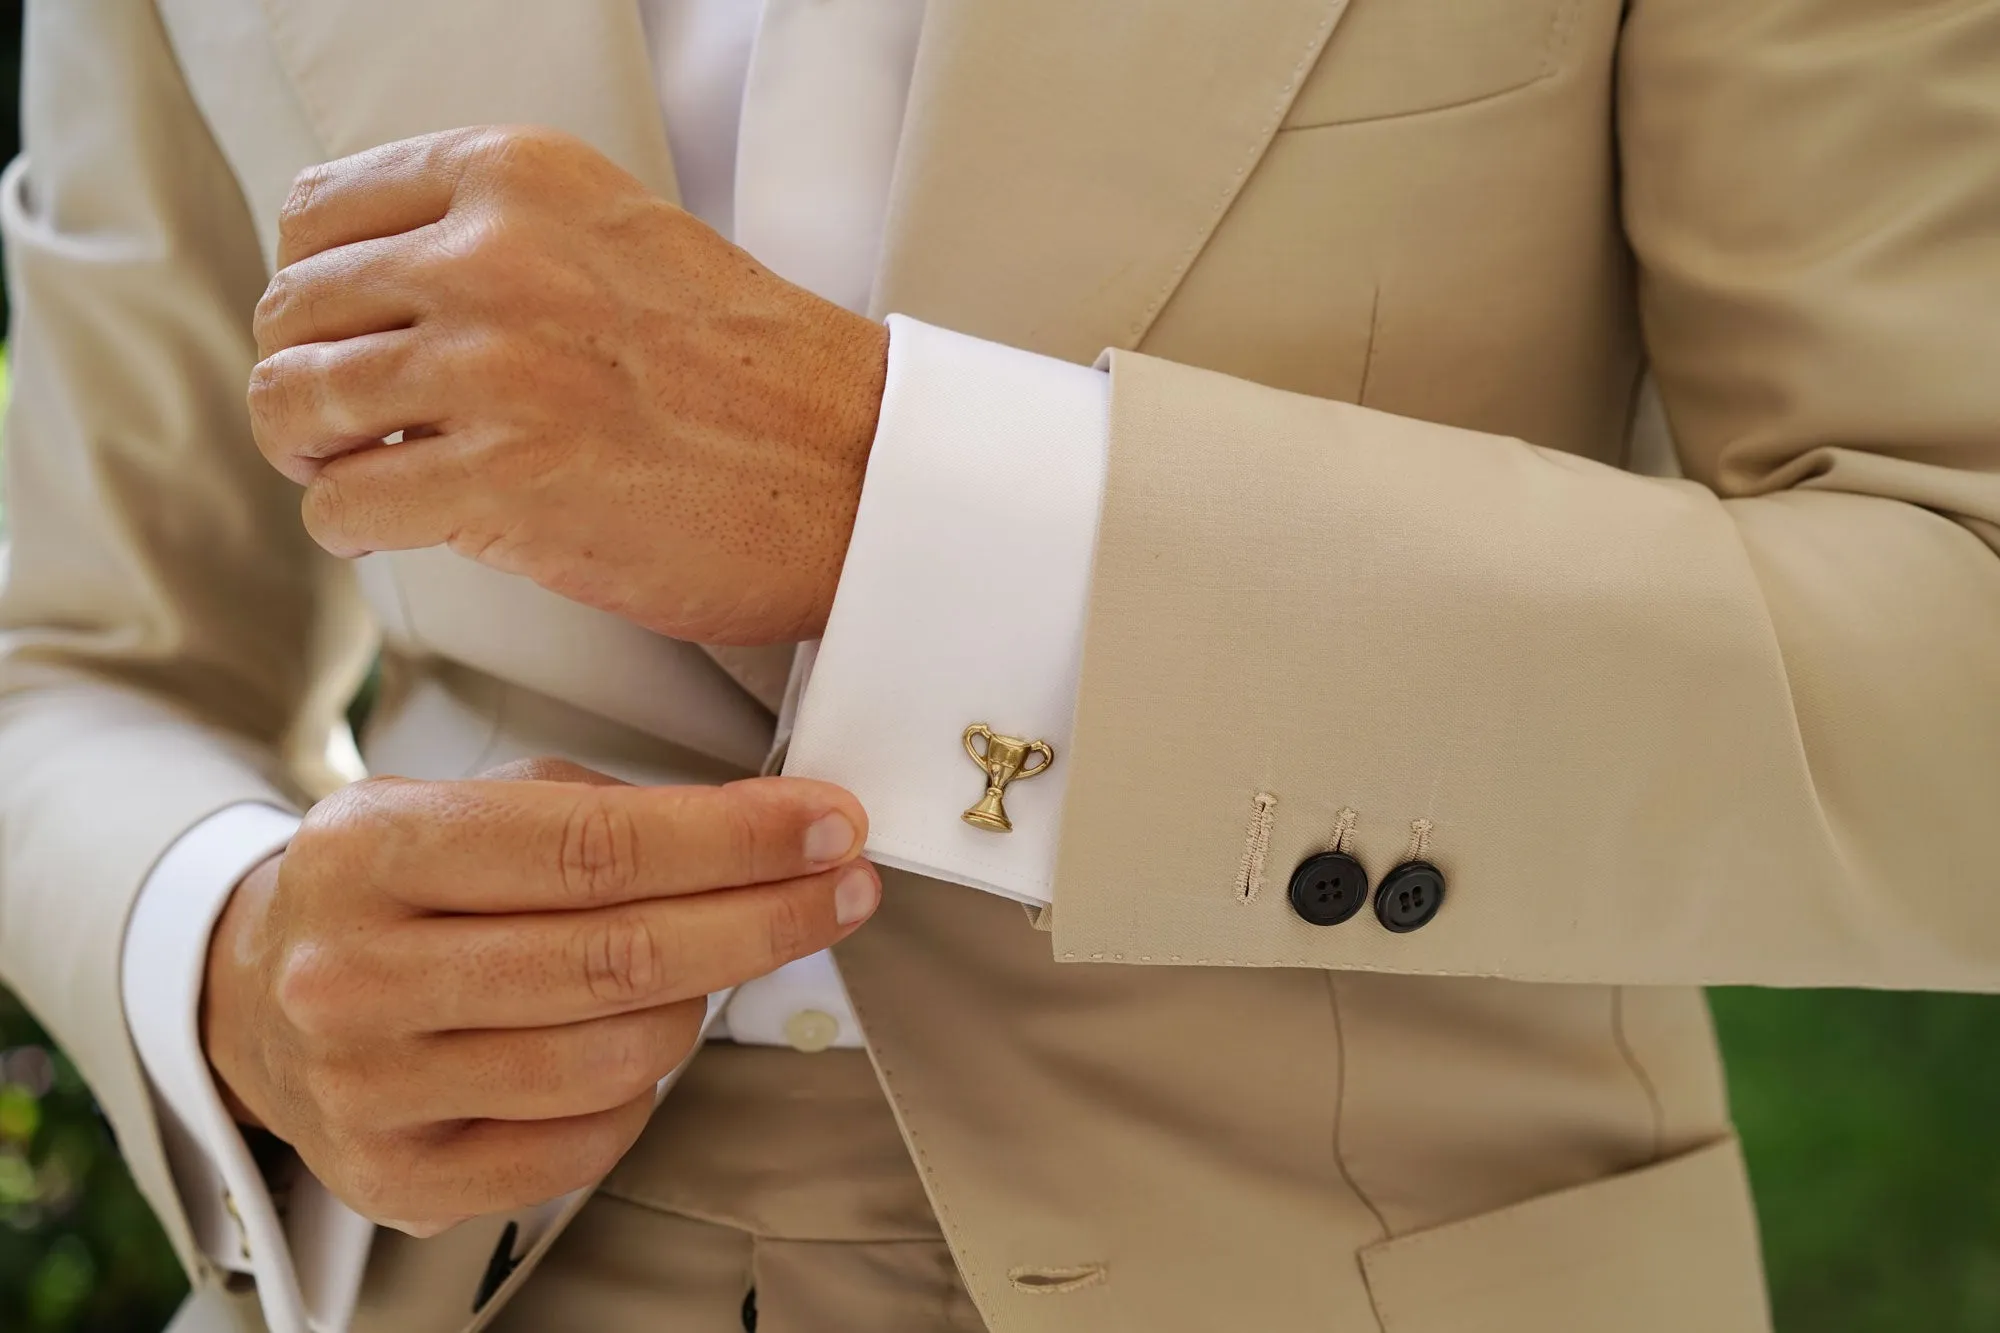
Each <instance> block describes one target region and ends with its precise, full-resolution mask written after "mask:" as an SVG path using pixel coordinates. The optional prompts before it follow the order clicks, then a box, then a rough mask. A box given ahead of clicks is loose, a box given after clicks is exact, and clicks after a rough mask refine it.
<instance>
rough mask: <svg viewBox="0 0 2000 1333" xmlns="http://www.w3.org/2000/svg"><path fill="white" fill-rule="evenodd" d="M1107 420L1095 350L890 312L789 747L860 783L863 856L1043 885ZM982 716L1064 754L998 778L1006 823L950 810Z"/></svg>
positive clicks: (1008, 884)
mask: <svg viewBox="0 0 2000 1333" xmlns="http://www.w3.org/2000/svg"><path fill="white" fill-rule="evenodd" d="M1109 429H1110V427H1109V377H1108V376H1107V375H1106V374H1104V373H1103V372H1101V371H1099V370H1095V369H1092V368H1089V367H1085V366H1078V365H1074V364H1072V363H1070V362H1067V361H1061V360H1057V359H1056V358H1053V357H1046V356H1040V355H1037V354H1035V353H1032V352H1024V351H1020V350H1018V349H1016V348H1011V347H1005V346H1002V345H1000V344H998V343H992V342H987V341H985V340H983V339H979V338H972V337H968V336H966V335H964V334H959V333H953V332H950V331H948V330H945V329H940V328H935V327H933V326H931V325H928V324H924V323H921V322H919V321H917V320H914V319H910V318H908V317H907V316H902V315H891V316H890V317H889V367H888V379H887V383H886V386H885V389H884V392H883V397H882V411H881V417H880V422H879V425H878V426H877V428H876V434H875V441H874V446H873V450H872V452H871V453H870V455H869V460H868V472H867V477H866V480H865V483H864V485H863V487H862V492H861V504H860V508H859V510H858V511H857V513H856V515H855V523H854V535H853V539H852V541H851V543H850V545H849V547H848V552H847V560H846V563H845V565H844V566H843V567H842V570H841V577H840V584H839V587H838V589H837V590H836V593H835V597H834V604H833V609H832V612H831V614H830V615H829V617H828V620H827V628H826V635H825V637H824V638H823V639H822V640H821V642H820V644H819V646H818V649H817V652H816V653H814V654H812V655H811V657H810V666H809V671H810V674H809V676H807V677H806V679H805V682H804V685H803V690H802V693H801V694H800V696H799V699H798V706H797V716H796V719H795V727H794V730H793V733H792V736H791V741H790V745H789V748H788V750H787V753H786V759H785V772H786V773H787V774H788V775H792V776H798V777H811V778H819V779H822V780H825V781H828V782H835V783H839V784H840V785H842V786H844V787H846V788H848V789H849V790H850V791H852V792H854V794H855V795H856V796H858V797H859V798H860V800H861V803H862V805H863V806H864V807H865V808H866V809H867V811H868V817H869V835H868V845H867V854H868V855H869V856H870V857H871V858H872V859H874V860H875V861H877V862H879V863H881V864H883V865H888V866H894V867H898V868H901V869H906V870H911V871H915V872H918V873H920V874H925V875H930V876H934V877H936V878H940V879H946V880H951V881H954V882H957V883H960V884H965V885H969V886H971V887H973V888H978V889H984V890H987V891H989V892H993V893H999V894H1003V895H1005V896H1007V897H1010V898H1016V899H1019V900H1021V901H1023V902H1027V903H1031V904H1042V903H1047V902H1049V901H1050V899H1051V894H1052V891H1051V884H1052V882H1053V879H1054V870H1055V854H1056V844H1057V835H1058V833H1059V832H1060V825H1061V819H1062V810H1063V798H1064V794H1065V790H1066V787H1067V783H1068V766H1067V765H1066V764H1065V762H1064V759H1065V756H1066V754H1067V751H1068V746H1069V740H1070V735H1071V731H1072V727H1073V722H1074V716H1075V709H1076V691H1077V679H1078V674H1079V669H1080V665H1081V656H1082V645H1083V627H1084V617H1085V614H1086V610H1087V606H1088V601H1089V595H1090V579H1091V565H1092V561H1093V558H1094V556H1095V547H1096V541H1097V520H1098V510H1099V507H1100V504H1101V502H1102V499H1103V494H1104V475H1105V463H1106V456H1107V450H1108V445H1109ZM973 727H983V728H986V729H987V730H989V731H990V732H992V733H995V734H997V735H999V736H1001V737H1012V738H1016V739H1018V740H1020V741H1024V742H1040V743H1041V744H1043V745H1044V746H1047V747H1048V748H1049V749H1050V750H1051V751H1052V752H1053V754H1054V759H1053V761H1052V762H1051V763H1049V764H1048V765H1047V770H1046V772H1040V773H1031V774H1030V775H1029V776H1027V777H1019V778H1015V779H1014V780H1013V781H1012V782H1011V783H1009V784H1008V785H1007V786H1006V787H1005V791H1004V809H1005V813H1006V815H1007V817H1008V819H1009V820H1010V821H1011V823H1012V825H1013V828H1012V830H1011V831H1009V832H997V831H993V830H991V829H989V828H983V827H975V826H974V825H973V824H971V823H968V822H966V821H965V820H964V819H963V818H961V816H962V814H963V812H964V811H966V810H967V809H968V808H969V807H971V806H972V805H973V804H974V803H975V802H977V801H979V800H980V798H981V795H982V793H983V792H984V791H985V788H986V775H985V773H984V771H983V770H982V768H981V766H980V765H979V764H978V762H977V761H976V760H975V759H973V758H972V757H971V756H970V755H969V754H968V753H967V745H968V741H967V740H966V736H967V730H968V728H973ZM970 744H971V745H972V746H973V748H976V749H980V750H982V751H984V752H987V753H992V751H993V748H994V746H993V744H992V743H991V742H989V741H988V740H987V739H986V738H985V737H984V736H976V737H975V738H974V739H973V740H972V741H971V742H970ZM1001 748H1004V746H1002V747H1001ZM1040 762H1041V760H1040V758H1039V757H1031V758H1030V759H1029V761H1028V765H1029V767H1030V768H1032V767H1033V766H1034V765H1035V764H1037V763H1040Z"/></svg>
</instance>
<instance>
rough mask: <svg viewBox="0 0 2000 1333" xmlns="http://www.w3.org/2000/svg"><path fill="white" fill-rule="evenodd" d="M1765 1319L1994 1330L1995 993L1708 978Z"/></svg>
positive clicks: (1999, 1208) (1818, 1327) (1999, 1260)
mask: <svg viewBox="0 0 2000 1333" xmlns="http://www.w3.org/2000/svg"><path fill="white" fill-rule="evenodd" d="M1710 1002H1711V1004H1712V1006H1713V1008H1714V1010H1715V1019H1716V1027H1717V1029H1718V1031H1719V1032H1720V1033H1721V1035H1722V1043H1723V1049H1724V1051H1725V1052H1726V1053H1727V1055H1728V1057H1729V1074H1730V1099H1731V1103H1732V1105H1733V1107H1734V1110H1735V1113H1736V1121H1737V1126H1738V1128H1739V1129H1740V1130H1741V1131H1742V1134H1743V1141H1744V1145H1745V1147H1746V1149H1747V1150H1748V1154H1749V1159H1750V1177H1751V1182H1752V1184H1753V1185H1754V1186H1755V1187H1756V1191H1757V1206H1758V1212H1759V1214H1760V1215H1761V1217H1762V1221H1763V1228H1764V1251H1765V1262H1766V1265H1767V1267H1768V1268H1769V1270H1770V1277H1771V1291H1772V1298H1773V1302H1774V1304H1775V1306H1776V1309H1777V1315H1778V1321H1777V1322H1778V1328H1779V1330H1780V1333H1913V1331H1914V1330H1919V1329H1921V1330H1924V1333H1991V1331H1992V1330H1994V1329H2000V1134H1996V1133H1995V1130H1996V1128H2000V1060H1996V1055H2000V998H1996V997H1993V996H1977V995H1932V994H1921V993H1916V994H1912V993H1902V992H1879V991H1769V990H1719V991H1715V992H1713V993H1712V994H1711V997H1710Z"/></svg>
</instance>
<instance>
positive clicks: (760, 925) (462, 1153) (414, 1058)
mask: <svg viewBox="0 0 2000 1333" xmlns="http://www.w3.org/2000/svg"><path fill="white" fill-rule="evenodd" d="M866 831H867V823H866V816H865V815H864V814H863V813H862V810H861V806H860V804H859V803H858V802H857V801H856V800H855V799H854V797H853V796H851V795H849V794H848V793H847V792H845V791H843V790H841V789H840V788H838V787H834V786H831V785H829V784H826V783H821V782H808V781H804V780H800V779H791V778H752V779H749V780H747V781H743V782H734V783H730V784H729V785H727V786H723V787H630V786H626V785H624V784H622V783H618V782H616V781H615V780H614V779H611V778H607V777H604V776H602V775H600V774H596V773H592V772H590V771H589V770H587V769H582V768H579V767H577V766H576V765H573V764H567V763H561V762H558V761H548V760H538V761H533V762H532V763H530V764H527V765H517V766H510V767H509V768H508V769H503V770H499V771H497V772H495V773H492V774H489V775H487V776H486V777H485V778H483V779H476V780H471V781H462V782H412V781H406V780H402V779H396V778H380V779H372V780H370V781H366V782H360V783H356V784H355V785H353V786H351V787H348V788H346V789H344V790H342V791H340V792H338V793H336V794H334V795H333V796H331V797H329V798H327V799H326V800H324V801H322V802H320V804H319V805H317V806H315V807H314V808H313V810H312V812H311V813H310V814H309V815H308V816H307V817H306V821H305V824H304V826H303V827H302V828H301V829H300V830H299V832H298V835H297V836H296V837H295V838H294V839H293V841H292V843H291V845H290V847H289V848H288V849H287V850H286V851H285V852H284V853H282V854H281V855H279V856H277V857H273V858H272V859H271V860H269V861H266V862H265V863H264V864H263V865H261V866H259V867H258V868H257V869H256V870H254V871H252V872H251V873H250V874H249V875H248V876H246V877H245V878H244V880H243V882H242V883H241V884H239V885H238V886H237V888H236V890H235V892H234V894H233V895H232V896H231V898H230V901H229V903H228V905H227V906H226V907H225V908H224V910H223V915H222V918H221V920H220V921H219V922H218V923H217V926H216V930H215V933H214V936H213V938H212V940H211V942H210V945H209V954H208V973H207V978H206V981H205V983H204V987H203V997H202V998H203V1004H202V1036H203V1044H204V1046H205V1047H206V1049H207V1053H208V1057H209V1061H210V1063H211V1064H212V1065H213V1067H214V1069H215V1072H216V1074H217V1077H218V1080H219V1081H220V1083H221V1084H222V1085H223V1089H224V1094H225V1096H226V1097H227V1098H229V1099H230V1100H231V1101H232V1103H233V1106H234V1109H235V1110H236V1111H237V1114H238V1115H239V1117H242V1118H246V1119H249V1120H251V1121H253V1122H254V1123H257V1124H261V1125H262V1126H263V1127H265V1128H266V1129H269V1130H270V1131H271V1132H273V1133H275V1134H276V1135H277V1136H278V1137H279V1138H281V1139H284V1140H285V1141H286V1142H288V1143H290V1144H291V1145H292V1147H293V1148H294V1149H296V1150H297V1152H298V1153H299V1156H300V1157H301V1158H302V1159H303V1160H304V1162H305V1164H306V1166H307V1168H309V1169H310V1170H311V1171H312V1173H313V1174H314V1175H315V1176H317V1177H318V1178H319V1179H320V1180H321V1181H322V1182H323V1183H324V1184H326V1186H327V1187H328V1188H329V1189H331V1190H332V1191H333V1192H334V1194H336V1195H337V1196H339V1197H340V1198H341V1199H343V1200H344V1201H345V1202H346V1203H347V1204H348V1205H349V1206H351V1207H353V1208H354V1209H355V1210H356V1211H357V1212H360V1213H361V1214H363V1215H364V1216H366V1217H368V1218H370V1219H371V1220H374V1221H376V1222H380V1223H383V1224H385V1225H388V1226H393V1227H397V1228H399V1229H400V1230H403V1231H407V1232H410V1233H411V1234H413V1235H432V1234H435V1233H436V1232H439V1231H442V1230H444V1229H445V1228H446V1227H449V1226H451V1225H453V1224H455V1223H457V1222H460V1221H463V1220H464V1219H466V1218H468V1217H476V1216H479V1215H481V1214H484V1213H492V1212H501V1211H507V1210H511V1209H514V1208H519V1207H523V1206H526V1205H529V1204H534V1203H539V1202H542V1201H544V1200H547V1199H553V1198H555V1197H557V1196H558V1195H561V1194H565V1193H567V1192H569V1191H570V1190H573V1189H577V1188H580V1187H582V1186H585V1185H588V1184H590V1183H592V1182H593V1181H595V1180H597V1179H598V1178H599V1177H601V1176H603V1175H604V1174H605V1173H606V1172H607V1171H609V1170H610V1169H611V1167H612V1166H613V1164H615V1163H616V1162H617V1160H618V1159H619V1157H621V1156H622V1155H623V1154H624V1152H625V1150H626V1149H627V1148H629V1147H630V1146H631V1145H632V1142H633V1141H634V1140H635V1139H636V1138H637V1137H638V1136H639V1132H640V1130H641V1129H643V1128H644V1126H645V1123H646V1119H647V1117H648V1116H649V1115H650V1114H651V1113H652V1109H653V1086H654V1084H655V1083H656V1082H657V1081H658V1080H659V1079H660V1078H661V1077H662V1076H664V1075H665V1074H666V1073H668V1072H669V1071H670V1070H672V1069H673V1068H674V1067H675V1066H676V1065H678V1064H679V1063H680V1062H681V1060H682V1059H684V1058H685V1057H686V1056H687V1055H688V1054H689V1052H690V1051H692V1050H693V1048H694V1045H695V1043H696V1041H697V1040H698V1038H699V1034H700V1029H701V1023H702V1018H703V1015H704V1012H705V1009H706V1004H707V999H706V997H707V996H708V994H709V993H710V992H711V991H717V990H721V989H723V988H724V987H727V986H732V985H736V984H738V983H740V982H743V981H747V980H750V979H752V978H754V977H759V976H762V975H764V974H765V973H767V972H770V971H771V970H773V969H774V968H777V967H779V966H781V965H782V964H784V963H787V962H790V961H792V960H793V959H795V958H802V957H804V956H806V955H807V954H811V953H814V952H817V951H818V950H820V949H824V948H826V947H827V946H828V945H830V944H833V943H834V942H835V941H837V940H840V939H842V938H843V937H845V936H846V935H847V934H849V933H850V932H851V931H853V930H854V929H855V928H856V927H857V926H859V925H860V923H861V922H862V921H863V920H865V919H866V918H867V917H868V915H869V914H870V913H871V912H873V911H874V908H875V905H876V903H877V902H878V901H879V898H880V895H881V881H880V879H879V877H878V876H877V875H876V873H875V870H874V868H873V867H872V866H870V865H869V864H868V863H867V862H865V861H861V860H859V859H857V858H858V855H859V852H860V849H861V844H862V841H863V838H864V836H865V834H866Z"/></svg>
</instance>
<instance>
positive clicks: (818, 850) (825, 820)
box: [806, 812, 854, 865]
mask: <svg viewBox="0 0 2000 1333" xmlns="http://www.w3.org/2000/svg"><path fill="white" fill-rule="evenodd" d="M853 850H854V825H853V824H852V823H850V822H849V821H848V818H847V816H846V815H843V814H840V813H838V812H835V813H834V814H830V815H821V816H820V817H819V819H817V820H816V821H814V822H813V823H812V824H811V825H810V826H809V827H808V828H807V829H806V860H808V861H810V862H812V863H813V864H814V865H820V864H823V863H824V862H827V861H838V860H840V859H841V858H842V857H844V856H846V855H847V854H848V853H849V852H851V851H853Z"/></svg>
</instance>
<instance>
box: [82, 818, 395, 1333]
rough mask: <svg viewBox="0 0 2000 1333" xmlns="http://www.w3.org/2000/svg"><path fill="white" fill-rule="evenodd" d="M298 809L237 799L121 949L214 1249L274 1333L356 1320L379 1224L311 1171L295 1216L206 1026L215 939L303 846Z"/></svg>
mask: <svg viewBox="0 0 2000 1333" xmlns="http://www.w3.org/2000/svg"><path fill="white" fill-rule="evenodd" d="M298 826H299V820H298V817H297V816H296V815H293V814H291V813H289V812H286V811H283V810H278V809H276V808H274V807H272V806H268V805H261V804H255V803H244V804H239V805H232V806H229V807H227V808H226V809H223V810H220V811H218V812H216V813H215V814H213V815H210V816H209V817H208V818H207V819H205V820H203V821H202V822H201V823H199V824H196V825H195V826H194V827H193V828H191V829H189V830H188V831H187V832H186V833H184V834H182V835H181V837H180V838H179V839H178V840H177V841H176V842H175V843H174V845H173V846H172V847H170V848H168V849H167V852H166V854H165V855H164V856H162V857H161V858H160V860H159V863H158V864H157V865H155V866H154V867H153V871H152V873H151V874H150V875H148V876H147V878H146V882H145V884H144V885H143V886H142V887H141V889H140V891H139V899H138V901H137V903H135V904H134V906H133V909H132V917H131V921H130V923H129V924H128V925H127V927H126V933H125V945H124V953H123V964H122V971H123V989H124V1004H125V1021H126V1025H127V1027H128V1028H129V1029H130V1030H131V1033H132V1041H133V1045H134V1046H135V1047H136V1048H137V1049H138V1052H139V1061H140V1063H141V1065H142V1066H144V1068H145V1071H146V1077H147V1078H148V1079H149V1080H150V1082H151V1084H152V1088H153V1093H154V1099H155V1101H156V1103H157V1104H158V1107H159V1110H160V1118H161V1122H162V1129H163V1132H164V1134H165V1137H166V1140H167V1146H168V1160H169V1162H170V1164H171V1165H172V1167H173V1171H174V1177H175V1181H176V1184H177V1185H178V1186H179V1188H180V1191H181V1201H182V1204H183V1206H184V1207H185V1208H186V1209H187V1211H188V1216H189V1219H190V1221H191V1222H192V1223H193V1225H194V1229H195V1235H196V1237H197V1238H198V1239H199V1240H200V1242H201V1245H202V1248H203V1250H204V1251H205V1252H206V1253H207V1254H208V1256H209V1257H210V1258H211V1259H212V1260H214V1261H215V1262H216V1263H217V1264H218V1265H219V1266H221V1267H223V1268H225V1269H229V1270H232V1271H236V1272H245V1271H247V1272H250V1273H252V1274H253V1275H254V1276H255V1277H256V1280H257V1294H258V1297H259V1299H260V1301H261V1302H262V1304H263V1307H264V1317H265V1321H266V1322H267V1323H268V1324H269V1326H270V1329H271V1333H307V1330H309V1329H310V1330H316V1331H317V1333H333V1331H334V1330H339V1329H344V1328H345V1327H346V1325H347V1322H348V1319H349V1317H350V1316H351V1314H352V1312H353V1307H354V1300H355V1297H356V1295H357V1294H358V1292H359V1289H360V1280H361V1271H362V1267H363V1265H364V1264H365V1262H366V1260H367V1256H368V1245H369V1240H370V1238H371V1237H372V1235H373V1231H374V1228H373V1226H372V1225H371V1224H370V1223H369V1222H368V1221H367V1220H366V1219H364V1218H362V1217H361V1216H359V1215H358V1214H356V1213H354V1212H352V1211H351V1210H349V1209H348V1208H346V1207H345V1206H344V1205H342V1204H341V1203H340V1202H339V1201H338V1200H336V1199H335V1198H334V1197H333V1196H332V1195H331V1194H329V1193H328V1192H327V1191H326V1190H325V1188H324V1187H323V1186H321V1185H320V1184H319V1182H318V1181H316V1180H314V1179H312V1178H311V1177H310V1176H308V1175H306V1174H305V1173H304V1172H303V1171H301V1172H300V1176H299V1179H298V1181H297V1182H296V1183H295V1184H294V1186H293V1188H292V1193H291V1197H290V1199H289V1201H288V1207H287V1210H286V1217H285V1219H284V1221H282V1222H281V1221H280V1218H279V1215H278V1209H277V1206H276V1203H275V1201H274V1200H273V1198H272V1196H271V1192H270V1189H269V1188H268V1186H267V1185H266V1184H265V1181H264V1178H263V1175H262V1173H261V1172H259V1170H258V1168H257V1164H256V1162H255V1161H254V1160H253V1159H252V1158H251V1155H250V1148H249V1145H248V1144H247V1143H246V1142H245V1141H244V1138H243V1135H242V1133H241V1131H240V1130H239V1129H238V1128H237V1126H236V1123H235V1121H234V1120H233V1119H231V1117H230V1115H229V1112H228V1109H227V1108H226V1107H224V1105H223V1103H222V1097H221V1094H220V1093H219V1092H218V1091H217V1089H216V1086H215V1079H214V1077H213V1076H212V1075H211V1074H210V1072H209V1067H208V1059H207V1057H206V1056H205V1055H204V1054H203V1052H202V1046H201V1034H200V1031H199V1014H200V1011H201V991H202V977H203V974H204V973H205V971H206V969H207V961H208V942H209V936H210V935H211V933H212V932H213V931H214V928H215V922H216V920H217V918H219V917H220V916H221V915H222V909H223V907H224V905H225V904H226V903H227V902H228V901H229V895H230V893H231V891H232V890H233V889H234V888H235V887H236V884H237V883H238V881H240V880H241V879H242V878H243V876H244V875H245V874H246V873H248V872H249V871H250V870H251V869H252V868H254V867H255V866H256V865H257V864H258V863H259V862H261V861H263V860H265V859H266V858H267V857H269V856H271V855H272V854H273V853H275V852H277V851H279V850H281V849H282V848H283V847H284V846H285V844H286V843H288V842H290V841H291V838H292V835H293V834H294V833H295V832H296V831H297V829H298Z"/></svg>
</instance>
